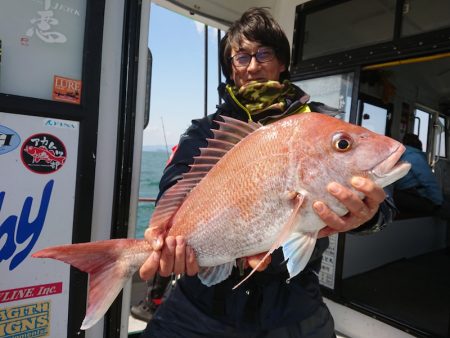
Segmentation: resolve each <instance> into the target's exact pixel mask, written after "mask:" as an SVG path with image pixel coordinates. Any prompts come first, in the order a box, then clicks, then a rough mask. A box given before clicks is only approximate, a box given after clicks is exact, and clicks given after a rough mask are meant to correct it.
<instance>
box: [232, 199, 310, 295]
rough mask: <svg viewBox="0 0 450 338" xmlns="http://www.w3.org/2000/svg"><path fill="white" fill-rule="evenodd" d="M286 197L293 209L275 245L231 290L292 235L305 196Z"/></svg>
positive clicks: (251, 273)
mask: <svg viewBox="0 0 450 338" xmlns="http://www.w3.org/2000/svg"><path fill="white" fill-rule="evenodd" d="M286 194H287V195H286V196H288V198H289V199H290V200H293V201H294V203H295V205H294V209H293V211H292V213H291V215H290V216H289V219H288V220H287V222H286V224H285V225H283V228H281V231H280V234H279V235H278V238H277V239H276V241H275V243H273V244H272V247H271V248H270V250H269V251H268V252H267V253H266V255H265V256H264V258H263V259H261V260H260V261H259V263H258V264H257V265H256V266H255V267H254V268H253V270H252V271H251V272H250V273H249V274H248V275H247V277H245V278H244V279H243V280H241V281H240V282H239V283H238V284H237V285H235V286H234V287H233V290H234V289H236V288H237V287H239V286H240V285H241V284H242V283H244V282H245V281H246V280H247V279H248V278H249V277H250V276H251V275H253V274H254V273H255V271H257V270H258V268H259V267H260V266H261V264H262V263H263V262H264V261H265V259H266V258H267V256H269V255H271V254H272V252H274V251H275V250H276V249H278V248H279V247H280V246H281V244H282V243H283V242H285V240H286V239H287V238H289V235H290V234H291V233H292V229H293V228H294V224H295V223H296V221H297V217H298V215H299V214H300V208H301V206H302V204H303V201H304V199H305V196H304V195H302V194H300V193H297V192H287V193H286Z"/></svg>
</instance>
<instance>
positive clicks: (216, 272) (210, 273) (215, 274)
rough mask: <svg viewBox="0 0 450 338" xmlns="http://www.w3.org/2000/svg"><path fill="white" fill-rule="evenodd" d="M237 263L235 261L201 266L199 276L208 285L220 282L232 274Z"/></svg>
mask: <svg viewBox="0 0 450 338" xmlns="http://www.w3.org/2000/svg"><path fill="white" fill-rule="evenodd" d="M235 264H236V262H234V261H233V262H229V263H225V264H221V265H216V266H209V267H206V268H200V271H199V272H198V278H199V279H200V281H201V282H202V283H203V284H204V285H206V286H212V285H215V284H218V283H220V282H222V281H224V280H225V279H227V278H228V276H230V275H231V271H232V270H233V267H234V266H235Z"/></svg>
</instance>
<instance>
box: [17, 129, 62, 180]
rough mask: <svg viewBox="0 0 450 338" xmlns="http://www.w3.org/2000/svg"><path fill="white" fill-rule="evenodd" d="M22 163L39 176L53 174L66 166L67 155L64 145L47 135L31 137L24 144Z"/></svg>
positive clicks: (52, 136) (54, 137)
mask: <svg viewBox="0 0 450 338" xmlns="http://www.w3.org/2000/svg"><path fill="white" fill-rule="evenodd" d="M21 156H22V162H23V164H24V165H25V166H26V167H27V168H28V169H30V170H31V171H33V172H35V173H38V174H51V173H53V172H55V171H57V170H59V169H61V167H62V166H63V165H64V162H65V161H66V157H67V153H66V147H65V146H64V143H63V142H62V141H61V140H60V139H58V138H57V137H56V136H54V135H51V134H46V133H41V134H35V135H32V136H30V137H29V138H28V139H27V140H26V141H25V142H24V143H23V144H22V152H21Z"/></svg>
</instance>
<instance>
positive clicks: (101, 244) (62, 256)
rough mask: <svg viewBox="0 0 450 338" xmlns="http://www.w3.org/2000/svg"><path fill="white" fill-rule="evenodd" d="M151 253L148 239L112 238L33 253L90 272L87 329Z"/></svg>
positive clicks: (85, 324)
mask: <svg viewBox="0 0 450 338" xmlns="http://www.w3.org/2000/svg"><path fill="white" fill-rule="evenodd" d="M150 253H151V247H150V245H149V244H148V243H147V242H146V241H144V240H136V239H112V240H106V241H97V242H89V243H77V244H68V245H61V246H54V247H49V248H46V249H43V250H40V251H38V252H35V253H34V254H32V255H31V256H32V257H36V258H53V259H56V260H60V261H62V262H65V263H68V264H70V265H72V266H74V267H76V268H78V269H79V270H81V271H84V272H87V273H88V274H89V288H88V301H87V302H88V308H87V310H86V316H85V318H84V320H83V323H82V325H81V329H82V330H86V329H88V328H90V327H91V326H93V325H94V324H95V323H96V322H97V321H98V320H99V319H100V318H101V317H102V316H103V315H104V314H105V313H106V311H107V310H108V308H109V307H110V306H111V304H112V302H113V301H114V299H115V298H116V297H117V295H118V294H119V293H120V291H121V290H122V288H123V287H124V285H125V283H126V282H127V280H128V279H129V278H130V277H131V276H132V275H133V274H134V273H135V272H136V271H137V270H138V269H139V267H140V266H141V265H142V264H143V263H144V261H145V260H146V259H147V257H148V256H149V255H150Z"/></svg>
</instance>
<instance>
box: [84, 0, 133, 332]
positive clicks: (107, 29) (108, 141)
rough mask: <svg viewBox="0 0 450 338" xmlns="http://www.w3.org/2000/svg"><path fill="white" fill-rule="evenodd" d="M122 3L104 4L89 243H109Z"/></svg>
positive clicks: (112, 0) (100, 325)
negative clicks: (99, 241)
mask: <svg viewBox="0 0 450 338" xmlns="http://www.w3.org/2000/svg"><path fill="white" fill-rule="evenodd" d="M123 9H124V1H123V0H108V1H106V2H105V19H104V26H103V27H104V28H103V45H102V63H101V78H100V101H99V121H98V139H97V154H96V155H95V154H92V156H96V169H95V173H96V174H95V186H94V206H93V214H92V231H91V241H97V240H103V239H109V238H110V233H111V219H112V204H113V196H114V184H111V182H113V181H114V175H115V162H116V143H117V133H116V130H117V121H118V114H119V97H120V95H119V89H120V81H119V80H120V68H121V57H122V52H121V48H122V30H123V15H124V14H123ZM103 322H104V319H103V318H102V319H101V320H100V321H99V322H98V323H97V324H96V325H94V326H93V327H92V328H91V329H89V330H87V331H86V338H96V337H103Z"/></svg>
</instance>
